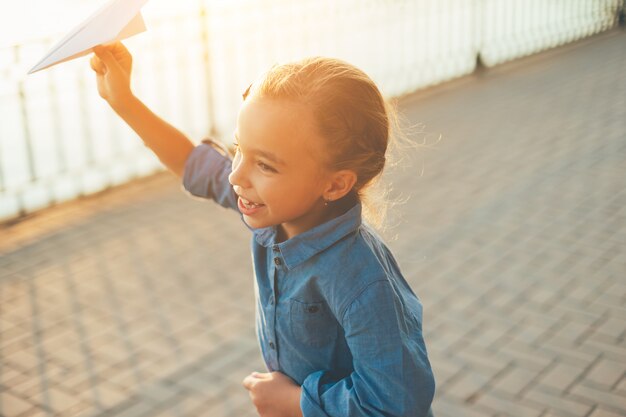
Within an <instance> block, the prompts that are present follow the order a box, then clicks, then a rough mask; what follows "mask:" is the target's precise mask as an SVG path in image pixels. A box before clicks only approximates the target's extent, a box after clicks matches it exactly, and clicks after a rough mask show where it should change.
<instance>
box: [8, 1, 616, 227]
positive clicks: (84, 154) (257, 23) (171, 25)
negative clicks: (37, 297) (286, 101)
mask: <svg viewBox="0 0 626 417" xmlns="http://www.w3.org/2000/svg"><path fill="white" fill-rule="evenodd" d="M623 7H624V6H623V2H622V0H551V1H545V0H413V1H409V0H404V1H402V0H400V1H394V2H381V1H377V0H367V1H364V0H343V1H340V2H338V1H336V0H302V1H299V2H293V1H288V0H265V1H260V0H258V1H252V0H231V1H228V2H223V1H219V2H218V1H216V2H209V3H207V4H206V5H200V6H198V10H197V11H195V12H193V13H187V14H185V15H184V16H179V17H170V18H167V19H163V20H149V21H148V22H147V23H148V27H149V32H148V33H147V34H143V35H141V36H138V37H136V38H133V39H131V40H129V41H128V42H127V45H128V46H129V48H130V49H131V51H132V52H133V55H134V57H135V60H134V66H135V76H134V78H133V85H134V90H135V91H136V93H137V95H139V96H140V97H141V98H142V99H143V100H144V101H145V102H146V103H147V104H148V105H149V106H150V107H152V108H153V109H154V110H155V111H156V112H157V113H158V114H160V115H162V116H163V117H164V118H165V119H167V120H168V121H170V122H172V123H173V124H174V125H176V126H178V127H180V128H181V129H182V130H183V131H184V132H186V133H187V134H188V135H189V136H190V137H192V138H195V140H196V141H198V140H199V139H200V138H202V137H204V136H206V135H212V136H217V137H221V138H222V139H225V140H228V138H229V135H230V132H232V131H233V129H234V126H235V121H236V116H237V111H238V108H239V105H240V103H241V92H243V90H244V89H245V88H246V86H247V85H249V84H250V82H252V81H253V80H254V79H255V78H256V77H257V76H258V75H259V74H260V73H261V72H262V71H263V70H265V69H267V68H268V67H269V66H271V65H272V64H273V63H275V62H283V61H287V60H292V59H298V58H301V57H304V56H309V55H328V56H335V57H339V58H342V59H345V60H347V61H349V62H351V63H353V64H355V65H357V66H358V67H360V68H362V69H363V70H364V71H365V72H367V73H368V74H369V75H370V76H371V77H372V78H373V79H374V81H376V82H377V84H378V85H379V86H380V88H381V90H382V91H383V93H384V94H385V95H386V96H399V95H403V94H408V93H410V92H413V91H415V90H418V89H420V88H424V87H426V86H430V85H433V84H437V83H441V82H443V81H446V80H449V79H452V78H455V77H459V76H462V75H465V74H468V73H471V72H472V71H474V69H475V68H476V65H477V62H480V63H482V64H483V65H485V66H494V65H497V64H500V63H502V62H505V61H509V60H512V59H515V58H518V57H521V56H524V55H528V54H532V53H536V52H538V51H541V50H545V49H548V48H552V47H555V46H558V45H561V44H564V43H567V42H572V41H575V40H577V39H580V38H584V37H587V36H590V35H593V34H595V33H598V32H601V31H604V30H607V29H610V28H612V27H614V26H615V25H616V23H617V21H618V18H619V15H620V10H623ZM51 44H52V43H51V42H35V43H28V44H24V45H18V46H15V47H13V48H8V49H0V80H1V82H0V221H1V220H9V219H14V218H18V217H19V216H21V215H24V214H26V213H29V212H32V211H35V210H37V209H40V208H43V207H47V206H50V205H53V204H55V203H58V202H61V201H66V200H69V199H73V198H76V197H78V196H81V195H86V194H90V193H93V192H97V191H99V190H102V189H104V188H107V187H111V186H114V185H117V184H121V183H123V182H125V181H128V180H129V179H132V178H135V177H139V176H144V175H148V174H150V173H153V172H155V171H157V170H160V169H162V168H161V166H160V164H159V162H158V160H157V159H156V157H154V156H153V155H152V154H151V153H150V152H149V151H148V150H147V149H146V148H145V147H144V146H143V144H142V143H141V141H140V140H138V139H137V138H136V137H134V136H135V135H134V134H133V132H132V131H131V130H130V129H129V128H128V127H126V126H125V125H124V124H123V122H122V121H121V120H120V119H119V118H117V117H116V116H115V115H114V113H113V112H112V111H111V110H110V109H109V108H108V107H107V106H106V104H105V103H104V101H103V100H102V99H100V97H99V96H98V94H97V90H96V86H95V80H94V76H93V74H92V73H91V70H90V69H89V66H88V64H87V63H86V61H85V60H78V61H73V62H68V63H65V64H63V65H61V66H58V67H55V68H52V69H50V70H47V71H43V72H40V73H36V74H34V75H32V76H29V77H28V78H24V77H23V76H22V74H23V72H22V71H21V70H22V69H23V68H24V65H25V63H28V64H32V63H33V62H34V61H35V60H36V59H37V58H39V57H40V56H41V55H42V54H43V53H44V52H45V51H46V50H47V49H49V47H50V46H51Z"/></svg>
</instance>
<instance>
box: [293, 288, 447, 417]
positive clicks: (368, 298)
mask: <svg viewBox="0 0 626 417" xmlns="http://www.w3.org/2000/svg"><path fill="white" fill-rule="evenodd" d="M408 314H409V315H410V314H411V313H408ZM342 325H343V327H344V331H345V335H346V340H347V342H348V346H349V348H350V352H351V353H352V357H353V366H354V370H353V372H352V373H351V374H350V375H348V376H347V377H345V378H343V379H339V380H335V381H333V380H332V379H333V378H332V375H331V373H330V372H329V371H323V370H322V371H318V372H315V373H313V374H311V375H309V376H308V377H307V378H306V379H305V380H304V383H303V385H302V395H301V398H300V406H301V408H302V412H303V415H304V416H305V417H314V416H315V417H318V416H319V417H335V416H337V417H339V416H343V417H349V416H370V417H374V416H377V417H378V416H380V417H382V416H385V417H391V416H403V417H405V416H411V417H425V416H429V415H431V411H430V405H431V403H432V400H433V396H434V392H435V380H434V377H433V374H432V370H431V367H430V362H429V360H428V355H427V352H426V347H425V344H424V340H423V337H422V332H421V325H419V324H418V322H417V319H416V318H415V317H413V316H409V317H407V313H405V312H404V309H403V308H402V305H401V303H400V301H399V299H398V296H397V294H396V293H395V291H394V289H393V286H392V285H391V284H390V283H389V281H386V280H380V281H376V282H373V283H371V284H370V285H369V286H368V287H367V288H365V289H364V290H363V291H362V292H361V293H360V294H359V295H358V296H357V297H356V299H354V300H353V301H352V302H351V303H350V305H349V306H348V307H347V308H346V310H345V313H344V314H343V319H342Z"/></svg>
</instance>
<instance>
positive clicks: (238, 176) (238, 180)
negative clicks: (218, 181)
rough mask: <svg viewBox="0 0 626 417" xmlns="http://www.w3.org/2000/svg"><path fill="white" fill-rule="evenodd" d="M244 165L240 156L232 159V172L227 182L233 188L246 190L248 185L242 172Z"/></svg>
mask: <svg viewBox="0 0 626 417" xmlns="http://www.w3.org/2000/svg"><path fill="white" fill-rule="evenodd" d="M244 165H245V164H243V163H242V161H241V156H240V155H235V158H234V159H233V165H232V171H231V173H230V174H229V175H228V182H230V184H231V185H232V186H233V187H238V188H248V186H249V183H248V179H247V175H246V173H245V170H244V168H245V166H244ZM235 191H236V190H235Z"/></svg>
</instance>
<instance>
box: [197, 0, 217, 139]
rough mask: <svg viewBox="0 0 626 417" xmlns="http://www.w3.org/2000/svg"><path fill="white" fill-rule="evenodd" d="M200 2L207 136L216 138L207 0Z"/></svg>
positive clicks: (200, 0)
mask: <svg viewBox="0 0 626 417" xmlns="http://www.w3.org/2000/svg"><path fill="white" fill-rule="evenodd" d="M199 2H200V19H201V22H200V30H201V34H200V36H201V40H202V50H203V60H204V72H205V79H206V98H207V117H208V118H209V136H211V137H213V138H216V137H217V136H218V134H219V132H218V130H217V127H216V126H215V109H214V107H213V106H214V102H213V79H212V77H211V45H210V43H209V42H210V36H209V29H210V28H209V15H208V13H207V10H208V7H207V4H206V3H207V1H206V0H199Z"/></svg>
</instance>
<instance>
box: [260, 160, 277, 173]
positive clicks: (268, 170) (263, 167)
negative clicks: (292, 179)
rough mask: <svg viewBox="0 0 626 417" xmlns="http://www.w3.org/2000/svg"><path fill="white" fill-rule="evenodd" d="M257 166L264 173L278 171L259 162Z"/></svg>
mask: <svg viewBox="0 0 626 417" xmlns="http://www.w3.org/2000/svg"><path fill="white" fill-rule="evenodd" d="M257 165H258V166H259V168H261V170H262V171H267V172H276V170H275V169H274V168H272V167H271V166H269V165H267V164H265V163H263V162H261V161H259V162H257Z"/></svg>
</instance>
